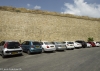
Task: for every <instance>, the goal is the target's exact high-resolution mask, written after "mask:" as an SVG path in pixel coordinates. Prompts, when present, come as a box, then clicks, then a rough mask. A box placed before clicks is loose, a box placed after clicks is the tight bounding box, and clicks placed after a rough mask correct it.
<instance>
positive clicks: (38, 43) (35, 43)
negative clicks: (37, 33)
mask: <svg viewBox="0 0 100 71" xmlns="http://www.w3.org/2000/svg"><path fill="white" fill-rule="evenodd" d="M32 43H33V45H41V44H40V42H32Z"/></svg>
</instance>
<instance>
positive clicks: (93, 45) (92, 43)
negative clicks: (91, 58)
mask: <svg viewBox="0 0 100 71" xmlns="http://www.w3.org/2000/svg"><path fill="white" fill-rule="evenodd" d="M88 43H90V44H91V45H92V47H96V45H95V43H94V42H92V41H91V42H88Z"/></svg>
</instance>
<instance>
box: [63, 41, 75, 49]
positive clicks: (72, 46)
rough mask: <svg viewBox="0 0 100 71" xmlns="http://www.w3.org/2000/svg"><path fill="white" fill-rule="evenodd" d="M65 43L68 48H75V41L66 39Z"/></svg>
mask: <svg viewBox="0 0 100 71" xmlns="http://www.w3.org/2000/svg"><path fill="white" fill-rule="evenodd" d="M63 43H64V44H66V49H72V50H73V49H74V48H75V47H74V43H73V42H71V41H64V42H63Z"/></svg>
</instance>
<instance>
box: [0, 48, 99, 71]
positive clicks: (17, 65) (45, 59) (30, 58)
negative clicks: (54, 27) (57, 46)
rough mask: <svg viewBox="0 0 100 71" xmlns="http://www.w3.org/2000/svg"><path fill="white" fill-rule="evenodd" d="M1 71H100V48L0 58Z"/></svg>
mask: <svg viewBox="0 0 100 71" xmlns="http://www.w3.org/2000/svg"><path fill="white" fill-rule="evenodd" d="M0 71H100V47H92V48H81V49H74V50H66V51H56V52H46V53H41V54H39V53H36V54H32V55H28V54H27V53H23V56H19V55H15V56H8V57H6V58H4V59H3V58H2V57H1V56H0Z"/></svg>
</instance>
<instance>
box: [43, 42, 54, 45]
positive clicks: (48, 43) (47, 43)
mask: <svg viewBox="0 0 100 71" xmlns="http://www.w3.org/2000/svg"><path fill="white" fill-rule="evenodd" d="M44 44H46V45H50V44H53V43H52V42H44Z"/></svg>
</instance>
